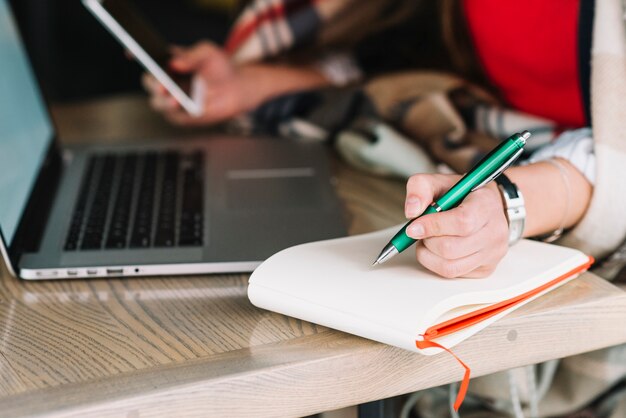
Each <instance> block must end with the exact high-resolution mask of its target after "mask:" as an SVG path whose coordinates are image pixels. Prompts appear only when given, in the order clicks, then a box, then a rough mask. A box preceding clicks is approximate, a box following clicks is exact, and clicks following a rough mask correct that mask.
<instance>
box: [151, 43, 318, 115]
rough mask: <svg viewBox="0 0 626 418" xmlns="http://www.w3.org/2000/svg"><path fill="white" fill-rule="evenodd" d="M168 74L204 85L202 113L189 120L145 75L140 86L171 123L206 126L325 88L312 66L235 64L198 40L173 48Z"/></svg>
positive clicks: (222, 52)
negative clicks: (289, 95) (283, 98)
mask: <svg viewBox="0 0 626 418" xmlns="http://www.w3.org/2000/svg"><path fill="white" fill-rule="evenodd" d="M170 66H171V68H172V70H173V71H175V72H179V73H182V74H193V75H194V76H196V77H200V78H201V79H202V80H203V81H204V84H205V95H204V111H203V113H202V115H200V116H198V117H194V116H191V115H189V114H188V113H186V112H185V111H184V110H183V109H182V108H181V107H180V105H179V104H178V102H177V101H176V100H175V99H174V98H173V97H172V96H170V95H169V93H168V92H167V91H166V90H165V89H164V88H163V86H161V85H160V84H159V83H158V82H157V80H156V79H154V78H153V77H152V76H150V75H145V76H144V79H143V84H144V87H145V88H146V90H148V92H149V93H150V95H151V99H150V103H151V105H152V107H153V108H154V109H155V110H157V111H158V112H161V113H162V114H163V116H164V117H165V118H166V119H168V120H169V121H170V122H172V123H175V124H178V125H184V126H193V125H209V124H212V123H217V122H221V121H223V120H226V119H228V118H231V117H233V116H236V115H238V114H241V113H244V112H247V111H250V110H253V109H255V108H256V107H257V106H259V105H260V104H262V103H263V102H265V101H267V100H269V99H271V98H273V97H276V96H279V95H282V94H286V93H289V92H293V91H299V90H308V89H313V88H317V87H322V86H326V85H329V84H330V80H329V79H328V78H327V77H326V76H325V75H324V73H323V71H321V70H319V69H317V68H314V67H304V66H303V67H296V66H288V65H279V64H263V63H258V64H243V65H236V64H234V63H233V62H232V61H231V59H230V57H229V56H228V55H227V54H226V53H225V52H224V51H223V50H222V49H221V48H219V47H217V46H215V45H213V44H210V43H208V42H201V43H199V44H197V45H195V46H193V47H191V48H188V49H182V48H177V49H176V50H175V55H174V58H173V59H172V61H171V63H170Z"/></svg>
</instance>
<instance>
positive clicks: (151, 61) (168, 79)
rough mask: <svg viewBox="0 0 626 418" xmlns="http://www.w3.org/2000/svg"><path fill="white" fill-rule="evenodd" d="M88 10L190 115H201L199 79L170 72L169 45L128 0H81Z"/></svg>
mask: <svg viewBox="0 0 626 418" xmlns="http://www.w3.org/2000/svg"><path fill="white" fill-rule="evenodd" d="M82 1H83V4H84V5H85V7H86V8H87V9H88V10H89V11H90V12H91V13H92V14H93V15H94V16H95V17H96V18H97V19H98V20H99V21H100V23H102V25H104V27H105V28H106V29H107V30H108V31H109V32H110V33H111V34H112V35H113V36H114V37H115V38H116V39H117V40H118V41H119V42H120V43H121V44H122V46H124V48H126V49H127V50H128V51H129V52H130V53H131V54H133V56H134V57H135V58H136V59H137V61H139V63H140V64H141V65H142V66H143V67H144V68H145V70H146V71H148V72H149V73H150V74H152V75H153V76H154V77H155V78H156V79H157V80H158V81H159V82H160V83H161V84H162V85H163V87H165V88H166V89H167V91H168V92H169V93H170V94H171V95H172V96H173V97H174V98H175V99H176V100H177V101H178V102H179V103H180V105H181V106H182V107H183V108H184V109H185V110H186V111H187V112H189V113H190V114H191V115H194V116H198V115H200V114H201V113H202V89H201V83H200V81H199V79H195V78H192V77H191V76H189V75H181V74H173V73H171V72H168V71H167V70H166V69H167V68H168V63H169V61H170V58H171V55H172V54H171V52H170V47H169V45H168V43H167V42H166V41H165V40H164V39H163V38H161V36H160V35H159V34H158V33H157V32H156V31H155V30H154V29H153V28H152V27H151V26H150V24H149V23H148V22H147V21H146V20H145V19H144V18H143V17H142V16H141V14H140V13H139V11H138V10H136V9H135V8H134V7H133V6H132V5H131V4H129V2H128V0H82Z"/></svg>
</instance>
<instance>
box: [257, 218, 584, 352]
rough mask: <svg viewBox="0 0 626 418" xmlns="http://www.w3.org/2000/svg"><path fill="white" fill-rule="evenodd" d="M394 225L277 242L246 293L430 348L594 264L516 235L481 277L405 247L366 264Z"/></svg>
mask: <svg viewBox="0 0 626 418" xmlns="http://www.w3.org/2000/svg"><path fill="white" fill-rule="evenodd" d="M398 229H399V227H394V228H390V229H387V230H382V231H378V232H374V233H370V234H365V235H360V236H353V237H348V238H340V239H334V240H328V241H320V242H314V243H309V244H303V245H299V246H296V247H292V248H289V249H286V250H283V251H281V252H279V253H277V254H275V255H273V256H272V257H270V258H269V259H268V260H267V261H265V262H264V263H263V264H261V266H259V267H258V268H257V269H256V270H255V271H254V273H253V274H252V276H251V277H250V282H249V287H248V297H249V298H250V301H251V302H252V303H253V304H254V305H255V306H257V307H260V308H264V309H267V310H270V311H274V312H278V313H281V314H284V315H289V316H292V317H295V318H299V319H302V320H305V321H309V322H314V323H316V324H319V325H324V326H326V327H330V328H334V329H337V330H340V331H344V332H348V333H350V334H355V335H359V336H361V337H365V338H368V339H371V340H375V341H379V342H382V343H386V344H390V345H393V346H396V347H400V348H404V349H407V350H411V351H414V352H419V353H422V354H425V355H432V354H436V353H438V352H440V351H441V350H442V349H446V348H447V349H449V348H451V347H454V346H455V345H456V344H458V343H460V342H461V341H463V340H465V339H467V338H469V337H470V336H472V335H473V334H475V333H477V332H478V331H480V330H481V329H484V328H485V327H487V326H488V325H489V324H491V323H493V322H494V321H497V320H498V319H500V318H502V317H503V316H505V315H507V314H508V313H510V312H512V311H514V310H515V309H518V308H519V307H521V306H523V305H525V304H526V303H528V302H530V301H532V300H534V299H536V298H537V297H540V296H541V295H543V294H545V293H546V292H549V291H551V290H553V289H555V288H557V287H559V286H561V285H563V284H564V283H566V282H567V281H569V280H572V279H573V278H575V277H576V276H578V275H579V274H580V273H581V272H583V271H585V270H586V269H587V268H588V267H589V266H590V265H591V263H592V262H593V259H592V258H591V257H589V256H587V255H585V254H583V253H581V252H580V251H577V250H575V249H571V248H566V247H561V246H557V245H551V244H546V243H543V242H537V241H530V240H522V241H520V242H518V243H517V244H516V245H514V246H513V247H511V248H510V250H509V252H508V254H507V255H506V256H505V257H504V259H503V260H502V261H501V262H500V264H499V265H498V267H497V269H496V270H495V272H494V273H492V274H491V275H490V276H489V277H487V278H481V279H467V278H462V279H444V278H441V277H439V276H437V275H435V274H433V273H430V272H429V271H427V270H425V269H424V268H422V267H421V266H419V264H418V263H417V261H416V260H415V254H414V251H412V250H411V249H409V250H407V251H405V252H403V253H401V254H399V255H397V256H396V257H394V258H393V259H392V260H390V261H388V262H387V263H385V264H383V265H379V266H375V267H372V261H373V260H374V259H375V257H376V255H377V254H378V252H379V251H380V249H381V248H382V247H383V246H384V245H385V244H387V242H388V241H389V238H390V237H392V236H393V234H394V233H395V232H396V231H397V230H398Z"/></svg>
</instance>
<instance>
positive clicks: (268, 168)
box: [0, 0, 346, 280]
mask: <svg viewBox="0 0 626 418" xmlns="http://www.w3.org/2000/svg"><path fill="white" fill-rule="evenodd" d="M0 92H1V94H0V170H1V171H0V251H1V253H2V256H3V258H4V260H5V261H6V264H7V266H8V268H9V270H10V272H11V273H12V274H14V275H17V276H19V277H21V278H23V279H32V280H37V279H66V278H91V277H94V278H95V277H112V276H114V277H132V276H153V275H180V274H204V273H228V272H249V271H252V270H253V269H254V268H255V267H256V266H257V265H259V263H260V262H261V261H263V260H264V259H266V258H268V257H269V256H270V255H272V254H274V253H276V252H277V251H280V250H281V249H284V248H287V247H289V246H292V245H296V244H299V243H304V242H309V241H315V240H321V239H328V238H334V237H339V236H343V235H345V233H346V230H345V226H344V223H343V219H342V211H341V205H340V203H339V201H338V199H337V197H336V196H335V194H334V191H333V188H332V185H331V175H330V170H329V164H328V154H327V150H326V148H325V147H324V146H323V145H322V144H318V143H305V142H297V141H288V140H278V139H272V138H244V137H233V136H227V135H223V136H220V135H214V136H211V137H206V138H199V139H183V138H172V139H171V140H166V141H156V140H150V141H140V142H139V141H133V142H130V141H129V142H128V143H127V144H121V145H115V146H113V145H107V144H100V145H89V146H87V145H85V146H76V147H70V148H62V147H61V146H60V145H59V143H58V141H57V135H56V131H55V128H54V126H53V123H52V121H51V118H50V114H49V112H48V109H47V107H46V104H45V101H44V99H43V97H42V94H41V91H40V89H39V87H38V83H37V81H36V78H35V75H34V72H33V70H32V68H31V65H30V62H29V60H28V57H27V53H26V51H25V49H24V46H23V44H22V41H21V39H20V36H19V34H18V29H17V25H16V22H15V20H14V18H13V15H12V12H11V10H10V8H9V6H8V3H7V1H6V0H0Z"/></svg>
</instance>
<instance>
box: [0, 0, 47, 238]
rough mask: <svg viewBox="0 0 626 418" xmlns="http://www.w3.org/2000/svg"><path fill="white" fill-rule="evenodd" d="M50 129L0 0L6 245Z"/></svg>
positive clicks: (0, 146)
mask: <svg viewBox="0 0 626 418" xmlns="http://www.w3.org/2000/svg"><path fill="white" fill-rule="evenodd" d="M53 135H54V128H53V126H52V122H51V120H50V117H49V115H48V111H47V108H46V104H45V102H44V100H43V98H42V96H41V93H40V91H39V86H38V84H37V80H36V78H35V75H34V74H33V71H32V68H31V66H30V62H29V60H28V57H27V55H26V51H25V49H24V47H23V45H22V42H21V40H20V37H19V34H18V30H17V26H16V23H15V20H14V18H13V15H12V13H11V10H10V8H9V6H8V4H7V1H6V0H0V230H1V231H2V234H3V235H4V239H5V240H6V244H7V245H8V246H10V245H11V243H12V242H13V238H14V237H15V231H16V229H17V226H18V223H19V222H20V218H21V216H22V212H23V211H24V209H25V207H26V203H27V201H28V198H29V196H30V193H31V190H32V188H33V186H34V184H35V181H36V179H37V175H38V173H39V170H40V168H41V164H42V163H43V161H44V158H45V154H46V152H47V150H48V148H49V146H50V143H51V141H52V139H53Z"/></svg>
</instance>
